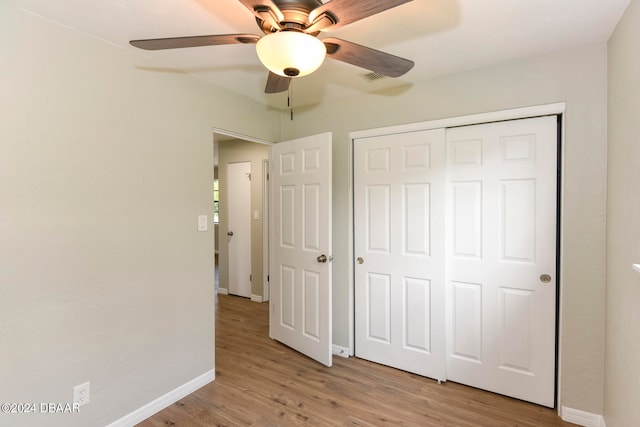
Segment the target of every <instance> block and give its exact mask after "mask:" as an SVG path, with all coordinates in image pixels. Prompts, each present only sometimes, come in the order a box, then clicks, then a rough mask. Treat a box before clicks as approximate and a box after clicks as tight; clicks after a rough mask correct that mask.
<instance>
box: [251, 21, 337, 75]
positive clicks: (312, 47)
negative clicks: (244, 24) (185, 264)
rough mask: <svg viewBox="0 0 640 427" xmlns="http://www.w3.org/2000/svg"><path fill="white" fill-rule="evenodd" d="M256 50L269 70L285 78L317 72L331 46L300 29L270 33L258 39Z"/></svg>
mask: <svg viewBox="0 0 640 427" xmlns="http://www.w3.org/2000/svg"><path fill="white" fill-rule="evenodd" d="M256 51H257V52H258V58H260V61H261V62H262V64H263V65H264V66H265V67H267V68H268V69H269V71H271V72H273V73H275V74H278V75H280V76H283V77H301V76H306V75H307V74H311V73H313V72H314V71H315V70H317V69H318V67H320V65H322V62H323V61H324V57H325V56H326V54H327V48H326V47H325V45H324V43H322V42H321V41H320V40H319V39H317V38H315V37H313V36H310V35H309V34H305V33H301V32H298V31H280V32H277V33H272V34H267V35H266V36H264V37H262V38H261V39H260V40H258V43H257V44H256Z"/></svg>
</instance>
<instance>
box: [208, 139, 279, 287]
mask: <svg viewBox="0 0 640 427" xmlns="http://www.w3.org/2000/svg"><path fill="white" fill-rule="evenodd" d="M219 148H220V149H219V151H218V156H219V166H218V171H219V179H220V226H219V234H218V245H219V248H220V249H219V260H220V271H219V274H220V288H224V289H227V290H228V289H229V241H228V239H227V231H229V229H228V212H227V209H226V208H225V207H226V206H227V198H228V194H229V190H228V183H227V181H226V176H227V164H229V163H237V162H251V212H252V215H253V212H254V211H258V218H259V219H258V220H254V219H253V217H252V219H251V276H252V281H251V294H252V295H254V296H256V297H260V298H263V297H264V295H263V294H264V289H263V288H264V280H263V279H264V277H263V268H262V267H263V265H262V262H263V259H262V258H263V251H262V240H263V239H262V237H263V224H264V223H263V218H264V212H263V210H262V192H263V191H262V190H263V185H264V180H263V173H262V161H263V160H267V159H268V158H269V146H268V145H265V144H258V143H255V142H248V141H241V140H232V141H224V142H220V143H219Z"/></svg>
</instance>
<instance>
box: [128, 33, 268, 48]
mask: <svg viewBox="0 0 640 427" xmlns="http://www.w3.org/2000/svg"><path fill="white" fill-rule="evenodd" d="M258 40H260V36H256V35H254V34H219V35H214V36H188V37H168V38H164V39H147V40H131V41H130V42H129V43H130V44H131V45H132V46H135V47H138V48H140V49H146V50H162V49H179V48H183V47H199V46H216V45H223V44H254V43H257V42H258Z"/></svg>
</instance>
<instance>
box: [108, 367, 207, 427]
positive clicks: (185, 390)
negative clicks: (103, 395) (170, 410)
mask: <svg viewBox="0 0 640 427" xmlns="http://www.w3.org/2000/svg"><path fill="white" fill-rule="evenodd" d="M215 376H216V372H215V370H214V369H212V370H210V371H208V372H205V373H204V374H202V375H200V376H199V377H197V378H194V379H192V380H191V381H189V382H188V383H186V384H183V385H181V386H180V387H178V388H176V389H174V390H171V391H170V392H169V393H167V394H165V395H164V396H160V397H159V398H157V399H156V400H154V401H153V402H149V403H147V404H146V405H144V406H143V407H141V408H138V409H136V410H135V411H133V412H131V413H130V414H127V415H125V416H124V417H122V418H120V419H119V420H117V421H114V422H112V423H111V424H109V425H108V426H107V427H133V426H135V425H136V424H138V423H141V422H142V421H144V420H146V419H147V418H149V417H150V416H152V415H154V414H157V413H158V412H160V411H162V410H163V409H164V408H166V407H167V406H170V405H173V404H174V403H176V402H177V401H178V400H180V399H182V398H183V397H185V396H187V395H189V394H191V393H193V392H194V391H196V390H198V389H199V388H200V387H203V386H205V385H207V384H209V383H210V382H211V381H213V380H214V379H215Z"/></svg>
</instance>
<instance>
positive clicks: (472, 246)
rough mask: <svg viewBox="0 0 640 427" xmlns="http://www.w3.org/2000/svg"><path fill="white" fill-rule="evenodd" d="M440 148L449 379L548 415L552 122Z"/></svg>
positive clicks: (456, 135)
mask: <svg viewBox="0 0 640 427" xmlns="http://www.w3.org/2000/svg"><path fill="white" fill-rule="evenodd" d="M446 139H447V142H446V152H447V173H448V188H447V194H448V196H447V198H448V202H447V233H448V238H447V258H448V264H449V265H448V276H447V277H448V307H447V312H448V313H447V318H448V320H447V324H448V332H447V335H448V352H447V353H448V354H447V378H448V379H450V380H452V381H456V382H460V383H463V384H467V385H471V386H473V387H478V388H482V389H486V390H490V391H493V392H497V393H501V394H505V395H509V396H512V397H516V398H520V399H523V400H527V401H530V402H534V403H538V404H541V405H545V406H554V400H555V397H554V384H555V336H556V331H555V330H556V279H557V278H556V212H557V209H556V194H557V185H556V180H557V125H556V117H555V116H552V117H541V118H534V119H526V120H514V121H508V122H499V123H492V124H484V125H477V126H465V127H459V128H453V129H449V130H447V137H446Z"/></svg>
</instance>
